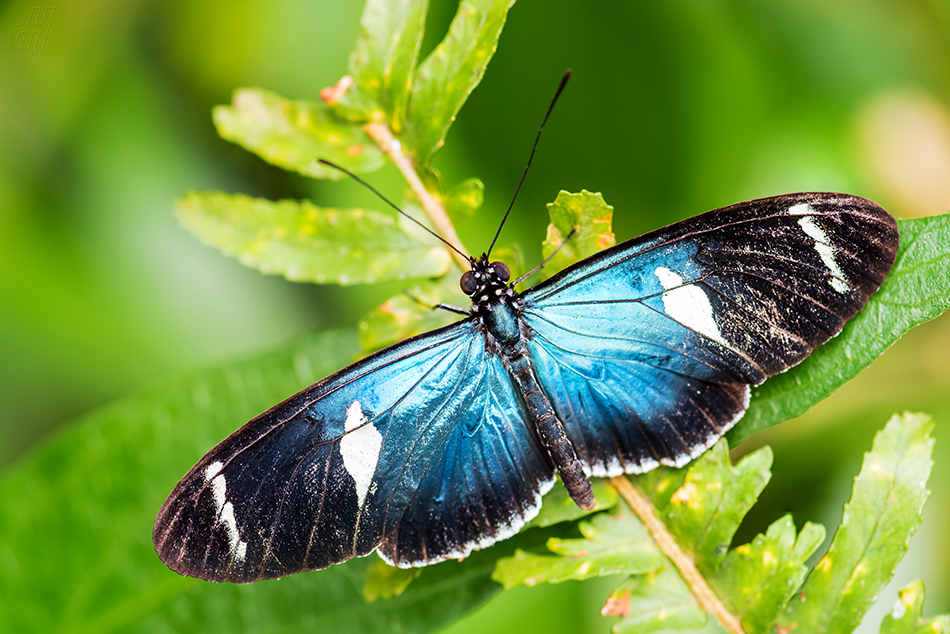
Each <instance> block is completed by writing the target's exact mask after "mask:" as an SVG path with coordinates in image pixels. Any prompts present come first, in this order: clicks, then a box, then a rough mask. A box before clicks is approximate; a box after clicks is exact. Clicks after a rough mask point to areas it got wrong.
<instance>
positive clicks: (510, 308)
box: [459, 253, 521, 346]
mask: <svg viewBox="0 0 950 634" xmlns="http://www.w3.org/2000/svg"><path fill="white" fill-rule="evenodd" d="M510 277H511V272H510V271H509V270H508V267H507V265H505V263H504V262H489V261H488V256H487V255H486V254H484V253H483V254H482V256H481V257H480V258H479V259H477V260H476V259H475V258H472V269H471V270H470V271H466V272H465V273H464V274H463V275H462V278H461V280H460V281H459V286H461V288H462V292H463V293H465V294H466V295H468V296H469V297H471V298H472V317H474V318H475V320H477V321H478V322H479V323H481V324H483V325H484V326H485V328H486V329H487V331H488V332H489V333H490V334H491V335H492V336H493V337H494V338H495V339H496V340H497V341H498V343H500V344H501V345H503V346H510V345H513V344H515V343H516V342H517V341H518V340H519V339H520V337H521V329H520V327H519V323H518V321H519V320H518V315H519V314H520V312H521V301H520V297H519V295H518V293H516V292H515V290H514V288H512V285H511V284H510V283H509V281H508V280H509V278H510Z"/></svg>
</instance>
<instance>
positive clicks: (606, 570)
mask: <svg viewBox="0 0 950 634" xmlns="http://www.w3.org/2000/svg"><path fill="white" fill-rule="evenodd" d="M579 527H580V530H581V533H582V534H583V535H584V538H583V539H561V538H558V537H552V538H551V539H550V540H548V544H547V546H548V549H549V550H550V551H551V552H553V553H555V554H556V555H559V556H556V557H555V556H551V555H536V554H533V553H529V552H525V551H524V550H518V551H516V552H515V554H514V556H513V557H507V558H504V559H501V560H499V561H498V565H497V567H496V568H495V572H494V574H492V579H494V580H495V581H497V582H498V583H500V584H502V585H503V586H504V587H505V588H512V587H514V586H516V585H519V584H524V585H528V586H533V585H536V584H538V583H559V582H561V581H567V580H568V579H588V578H590V577H601V576H604V575H611V574H617V573H631V572H648V571H651V570H654V569H656V568H657V567H658V566H659V565H660V552H659V551H658V550H657V549H656V546H655V545H654V544H653V540H651V539H650V536H649V534H648V533H647V531H646V529H645V528H644V527H643V524H641V523H640V521H639V520H637V519H636V518H635V517H634V516H633V512H632V511H631V510H630V508H629V507H628V506H626V505H620V506H618V507H617V511H616V512H614V513H600V514H598V515H595V516H594V517H593V519H592V520H590V521H582V522H580V524H579Z"/></svg>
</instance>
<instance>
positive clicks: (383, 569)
mask: <svg viewBox="0 0 950 634" xmlns="http://www.w3.org/2000/svg"><path fill="white" fill-rule="evenodd" d="M421 574H422V568H397V567H396V566H390V565H389V564H387V563H386V562H385V561H383V560H382V559H379V558H378V557H377V558H376V559H374V560H373V562H372V563H371V564H370V565H369V566H367V568H366V572H365V573H364V574H363V597H364V598H365V599H366V600H367V601H368V602H370V603H372V602H374V601H378V600H379V599H389V598H392V597H398V596H399V595H400V594H402V593H403V592H405V591H406V588H408V587H409V584H410V583H412V581H413V580H414V579H416V578H417V577H418V576H419V575H421Z"/></svg>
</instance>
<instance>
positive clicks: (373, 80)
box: [349, 0, 429, 134]
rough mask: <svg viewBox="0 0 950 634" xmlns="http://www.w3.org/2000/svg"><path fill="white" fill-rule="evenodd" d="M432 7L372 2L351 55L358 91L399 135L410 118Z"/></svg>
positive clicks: (418, 1)
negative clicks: (412, 91)
mask: <svg viewBox="0 0 950 634" xmlns="http://www.w3.org/2000/svg"><path fill="white" fill-rule="evenodd" d="M428 8H429V3H428V0H369V1H368V2H367V3H366V7H365V8H364V9H363V17H362V18H361V19H360V36H359V39H358V40H357V41H356V49H355V50H354V51H353V53H352V54H351V55H350V65H349V74H350V75H351V76H352V77H353V79H355V80H356V86H355V88H356V89H357V90H359V91H361V92H363V93H364V94H365V95H366V96H367V97H368V99H370V100H372V101H374V102H375V103H377V104H379V105H380V106H381V107H382V109H383V110H384V111H385V112H386V114H387V115H389V121H390V127H392V129H393V131H394V132H396V133H397V134H398V133H399V131H400V130H401V129H402V122H403V120H404V119H405V116H406V105H407V102H408V100H409V90H410V88H411V86H412V75H413V71H414V70H415V67H416V61H417V59H418V56H419V47H420V46H421V45H422V33H423V29H424V28H425V19H426V12H427V11H428Z"/></svg>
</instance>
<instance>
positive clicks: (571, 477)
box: [508, 346, 595, 510]
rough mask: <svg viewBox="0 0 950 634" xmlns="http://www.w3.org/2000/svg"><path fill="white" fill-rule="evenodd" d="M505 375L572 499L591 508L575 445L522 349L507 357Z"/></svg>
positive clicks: (588, 491)
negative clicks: (507, 375)
mask: <svg viewBox="0 0 950 634" xmlns="http://www.w3.org/2000/svg"><path fill="white" fill-rule="evenodd" d="M508 372H509V374H510V375H511V377H512V379H514V381H515V384H516V385H517V386H518V389H519V390H520V391H521V395H522V397H523V398H524V402H525V405H526V406H527V408H528V413H529V414H530V415H531V420H532V421H533V422H534V425H535V428H536V429H537V430H538V438H539V439H540V440H541V444H542V445H543V446H544V448H545V450H546V451H547V452H548V455H549V456H550V457H551V461H552V462H553V463H554V467H555V468H556V469H557V472H558V474H559V475H560V476H561V482H563V483H564V487H565V488H566V489H567V492H568V493H569V494H570V496H571V499H572V500H574V502H575V503H576V504H577V505H578V506H579V507H581V508H582V509H586V510H590V509H592V508H594V503H595V499H594V491H593V489H592V488H591V486H590V481H589V480H588V479H587V475H586V474H585V473H584V468H583V467H582V466H581V463H580V461H579V460H578V459H577V454H576V453H575V452H574V445H572V444H571V441H570V440H568V438H567V431H566V430H565V429H564V423H562V422H561V420H560V419H559V418H558V417H557V415H556V414H555V413H554V408H553V407H552V406H551V402H550V401H549V400H548V397H547V395H546V394H545V393H544V390H542V389H541V386H540V385H538V379H537V377H536V376H535V374H534V368H533V367H532V364H531V360H530V357H528V355H527V354H525V352H524V350H523V348H522V347H520V346H519V347H518V348H516V349H515V351H514V352H513V353H511V354H509V356H508Z"/></svg>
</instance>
